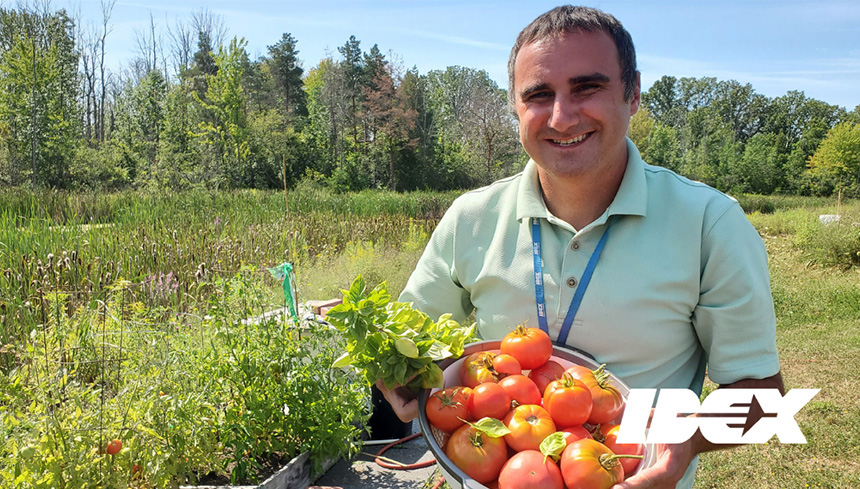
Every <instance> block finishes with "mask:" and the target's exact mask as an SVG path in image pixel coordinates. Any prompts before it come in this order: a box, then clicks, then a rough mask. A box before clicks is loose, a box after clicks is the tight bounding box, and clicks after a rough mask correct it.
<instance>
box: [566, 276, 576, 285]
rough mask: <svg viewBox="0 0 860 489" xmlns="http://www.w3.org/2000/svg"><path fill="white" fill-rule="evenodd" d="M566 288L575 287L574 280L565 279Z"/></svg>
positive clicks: (571, 278)
mask: <svg viewBox="0 0 860 489" xmlns="http://www.w3.org/2000/svg"><path fill="white" fill-rule="evenodd" d="M567 286H568V287H570V288H573V287H576V279H575V278H573V277H570V278H569V279H567Z"/></svg>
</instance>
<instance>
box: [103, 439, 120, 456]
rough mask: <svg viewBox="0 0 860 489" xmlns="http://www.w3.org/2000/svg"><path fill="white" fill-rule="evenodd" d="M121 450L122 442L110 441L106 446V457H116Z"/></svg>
mask: <svg viewBox="0 0 860 489" xmlns="http://www.w3.org/2000/svg"><path fill="white" fill-rule="evenodd" d="M120 450H122V442H121V441H119V440H111V441H109V442H108V444H107V450H105V451H106V452H107V454H108V455H116V454H117V453H119V451H120Z"/></svg>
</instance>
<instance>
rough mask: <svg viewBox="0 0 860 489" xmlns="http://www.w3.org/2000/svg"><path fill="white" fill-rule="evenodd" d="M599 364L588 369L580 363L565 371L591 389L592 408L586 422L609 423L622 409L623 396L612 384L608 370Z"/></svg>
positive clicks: (619, 414) (616, 417)
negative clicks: (594, 368) (592, 368)
mask: <svg viewBox="0 0 860 489" xmlns="http://www.w3.org/2000/svg"><path fill="white" fill-rule="evenodd" d="M604 366H605V365H601V366H600V367H598V368H597V370H590V369H589V368H588V367H584V366H582V365H574V366H572V367H570V368H568V369H567V370H566V371H565V372H566V373H569V374H570V375H571V376H573V378H575V379H578V380H581V381H582V383H584V384H585V385H586V386H588V389H589V390H590V391H591V398H592V404H593V408H592V410H591V416H589V418H588V422H589V423H591V424H604V423H611V422H613V421H615V420H616V419H618V417H619V416H621V413H622V412H623V411H624V396H622V395H621V392H620V391H619V390H618V389H616V388H615V386H613V385H611V384H612V379H611V377H610V375H609V372H607V371H606V370H604Z"/></svg>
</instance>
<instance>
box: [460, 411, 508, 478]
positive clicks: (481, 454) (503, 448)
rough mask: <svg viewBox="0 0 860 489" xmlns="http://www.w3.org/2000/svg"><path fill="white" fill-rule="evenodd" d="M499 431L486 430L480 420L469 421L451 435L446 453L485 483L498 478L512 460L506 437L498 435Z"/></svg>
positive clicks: (464, 470) (466, 471)
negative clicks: (508, 460)
mask: <svg viewBox="0 0 860 489" xmlns="http://www.w3.org/2000/svg"><path fill="white" fill-rule="evenodd" d="M502 432H503V431H502ZM498 433H500V432H495V433H493V432H488V431H487V430H484V429H483V428H482V424H481V422H480V421H479V422H478V423H475V424H465V425H463V426H461V427H460V428H457V430H456V431H454V433H452V434H451V438H450V439H448V446H447V447H446V448H445V455H447V456H448V458H449V459H450V460H451V462H453V463H454V465H456V466H457V467H459V468H460V470H462V471H463V472H465V473H466V475H468V476H469V477H471V478H472V479H475V480H476V481H477V482H480V483H482V484H483V483H487V482H490V481H492V480H495V479H496V478H497V477H498V476H499V472H501V470H502V466H503V465H504V464H505V461H507V459H508V446H507V444H505V440H504V438H502V437H501V436H494V435H497V434H498Z"/></svg>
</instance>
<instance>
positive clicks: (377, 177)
mask: <svg viewBox="0 0 860 489" xmlns="http://www.w3.org/2000/svg"><path fill="white" fill-rule="evenodd" d="M112 8H113V3H110V2H103V3H102V14H103V16H102V19H101V22H100V23H99V24H98V25H89V26H87V27H82V24H83V23H82V22H81V21H80V20H77V19H74V18H72V16H70V15H69V14H68V13H67V12H66V11H65V10H56V11H53V10H50V9H49V8H48V7H47V4H43V5H42V7H29V6H19V7H17V8H8V9H7V8H2V9H0V187H31V188H61V189H72V190H87V189H90V190H119V189H125V188H141V189H151V190H162V189H174V190H182V189H187V188H194V187H205V188H215V189H232V188H283V187H284V186H287V187H293V186H295V185H296V184H297V183H299V182H301V181H312V182H316V183H318V184H321V185H325V186H329V187H331V188H333V189H335V190H338V191H346V190H360V189H365V188H386V189H392V190H397V191H408V190H416V189H432V190H447V189H463V188H471V187H476V186H479V185H484V184H487V183H489V182H491V181H493V180H495V179H497V178H499V177H502V176H507V175H510V174H513V173H515V172H517V171H519V170H520V169H521V168H522V167H523V165H524V164H525V162H526V161H527V156H526V155H525V153H524V152H523V151H522V149H521V147H520V145H519V143H518V136H517V124H516V120H515V118H514V116H513V114H512V112H511V110H510V108H509V106H508V102H507V96H506V90H505V89H504V88H500V87H499V86H498V85H497V84H496V83H495V82H494V81H493V80H492V79H491V78H490V77H489V75H488V74H487V73H486V72H485V71H482V70H477V69H473V68H468V67H462V66H450V67H448V68H446V69H445V70H433V71H430V72H428V73H426V74H420V73H419V72H418V70H417V68H411V69H407V68H404V64H403V63H402V62H401V61H400V60H399V59H398V57H397V55H396V54H394V53H391V52H389V53H383V52H382V51H381V50H380V48H379V47H378V46H377V45H373V46H372V47H371V48H370V49H369V50H365V49H364V48H363V47H362V46H361V42H360V41H359V40H358V39H356V38H355V37H354V36H353V37H350V38H349V39H348V40H347V41H346V42H345V43H344V44H343V45H342V46H340V47H338V48H337V54H336V55H335V54H332V55H331V56H328V57H326V58H325V59H323V60H321V61H319V63H318V64H317V65H315V66H313V67H311V68H309V69H305V68H304V67H303V63H302V61H301V60H300V58H299V50H298V46H297V45H298V40H297V39H295V38H294V37H293V36H292V35H290V34H289V33H284V34H283V35H282V37H281V38H280V39H278V40H275V42H273V44H271V45H269V46H268V47H267V51H266V53H265V54H264V55H262V56H260V57H258V58H257V59H252V58H251V56H250V55H249V54H248V52H247V49H246V48H247V43H246V42H245V41H244V39H242V38H239V37H232V38H228V36H227V28H226V26H225V24H224V21H223V20H222V19H220V18H218V17H216V16H214V15H212V14H210V13H209V12H207V11H200V12H197V13H195V14H194V15H193V16H192V17H191V18H190V19H188V20H186V21H177V22H176V24H174V25H173V26H170V27H168V28H167V34H166V36H165V35H162V34H161V33H160V32H161V31H160V30H159V29H157V26H156V25H155V23H154V22H153V21H150V28H149V29H148V30H147V31H144V32H138V33H137V37H138V41H137V45H138V49H137V54H136V56H135V57H134V59H132V60H130V61H129V62H128V64H127V65H126V66H125V67H124V68H122V69H120V70H111V69H110V68H109V67H107V66H106V63H105V47H106V45H107V44H108V43H109V34H110V30H111V25H110V16H111V11H112ZM629 135H630V137H631V139H633V140H634V142H636V144H637V146H638V147H639V149H640V151H641V152H642V154H643V157H644V158H645V160H646V161H647V162H649V163H651V164H655V165H661V166H665V167H667V168H670V169H673V170H675V171H677V172H679V173H681V174H683V175H686V176H688V177H691V178H693V179H696V180H700V181H703V182H705V183H708V184H710V185H713V186H715V187H717V188H719V189H721V190H725V191H730V192H748V193H761V194H770V193H793V194H816V195H829V194H831V193H833V192H834V191H836V190H841V191H843V192H845V193H846V195H850V196H860V106H858V107H855V108H854V109H853V111H850V112H849V111H847V110H846V109H845V108H843V107H838V106H835V105H830V104H827V103H825V102H822V101H819V100H816V99H813V98H809V97H807V96H805V95H804V93H803V92H799V91H791V92H788V93H786V94H785V95H783V96H780V97H776V98H769V97H766V96H764V95H761V94H759V93H756V91H755V90H754V89H753V87H752V86H751V85H750V84H741V83H739V82H737V81H735V80H728V81H723V80H717V79H716V78H707V77H705V78H680V79H679V78H675V77H670V76H664V77H663V78H661V79H659V80H658V81H657V82H656V83H654V84H653V85H652V86H651V87H650V88H647V91H646V90H644V87H643V94H642V105H641V110H640V111H639V112H638V113H637V114H636V115H635V116H634V117H633V119H632V120H631V125H630V131H629Z"/></svg>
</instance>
